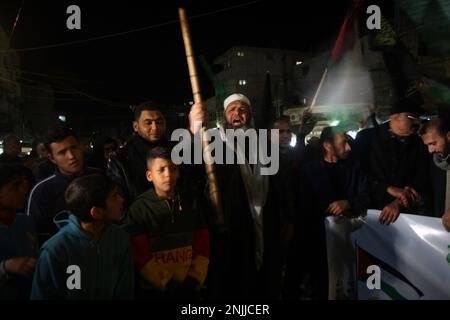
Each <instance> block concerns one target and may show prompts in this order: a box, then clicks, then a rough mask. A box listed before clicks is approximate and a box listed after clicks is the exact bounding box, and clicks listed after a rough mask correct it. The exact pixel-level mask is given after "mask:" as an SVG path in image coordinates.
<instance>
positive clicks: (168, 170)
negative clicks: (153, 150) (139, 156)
mask: <svg viewBox="0 0 450 320" xmlns="http://www.w3.org/2000/svg"><path fill="white" fill-rule="evenodd" d="M178 177H179V170H178V167H177V166H176V165H175V164H174V163H173V162H172V161H170V160H167V159H163V158H156V159H153V160H151V161H149V162H148V170H147V180H148V181H151V182H153V185H154V186H155V190H156V193H157V194H167V193H171V192H172V191H174V190H175V185H176V184H177V180H178Z"/></svg>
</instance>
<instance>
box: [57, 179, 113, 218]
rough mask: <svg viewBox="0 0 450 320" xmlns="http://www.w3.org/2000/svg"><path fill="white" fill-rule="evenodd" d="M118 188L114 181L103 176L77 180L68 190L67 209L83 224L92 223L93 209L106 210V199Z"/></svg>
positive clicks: (66, 195) (66, 196)
mask: <svg viewBox="0 0 450 320" xmlns="http://www.w3.org/2000/svg"><path fill="white" fill-rule="evenodd" d="M116 187H117V184H116V183H115V182H114V181H112V180H111V179H110V178H108V177H106V176H104V175H101V174H91V175H87V176H82V177H79V178H76V179H75V180H73V181H72V182H71V183H70V185H69V187H68V188H67V190H66V194H65V198H66V204H67V209H69V211H71V212H72V213H73V214H74V215H75V216H76V217H77V218H78V219H80V220H81V221H82V222H92V221H93V220H94V219H93V218H92V216H91V209H92V208H93V207H99V208H105V207H106V199H107V198H108V196H109V195H110V194H111V192H112V191H113V190H114V188H116Z"/></svg>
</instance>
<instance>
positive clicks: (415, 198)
mask: <svg viewBox="0 0 450 320" xmlns="http://www.w3.org/2000/svg"><path fill="white" fill-rule="evenodd" d="M405 191H406V192H407V193H408V197H409V198H410V199H411V200H412V202H417V201H419V199H420V195H419V193H418V192H417V191H416V190H415V189H414V188H412V187H410V186H406V187H405Z"/></svg>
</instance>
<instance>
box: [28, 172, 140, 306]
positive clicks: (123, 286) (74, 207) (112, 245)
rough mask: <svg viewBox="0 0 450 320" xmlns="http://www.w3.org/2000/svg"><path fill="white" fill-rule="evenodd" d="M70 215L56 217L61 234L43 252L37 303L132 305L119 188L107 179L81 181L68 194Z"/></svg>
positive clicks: (94, 177) (35, 282) (130, 268)
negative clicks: (114, 302)
mask: <svg viewBox="0 0 450 320" xmlns="http://www.w3.org/2000/svg"><path fill="white" fill-rule="evenodd" d="M65 198H66V203H67V207H68V208H69V210H70V212H61V213H60V214H58V215H57V216H56V217H55V223H56V224H57V225H58V227H59V228H60V231H59V232H58V233H57V234H56V235H54V236H53V237H52V238H50V239H49V240H48V241H47V242H46V243H45V244H44V245H43V247H42V252H41V255H40V257H39V260H38V264H37V267H36V271H35V274H34V279H33V287H32V291H31V299H132V298H133V295H134V274H133V270H134V269H133V268H134V267H133V260H132V257H131V247H130V240H129V236H128V234H127V233H126V232H124V231H123V230H121V229H120V228H119V227H118V226H116V225H114V224H113V223H114V222H117V221H119V220H120V218H121V217H122V211H123V208H122V205H123V198H122V196H121V195H120V194H119V190H118V186H117V185H116V184H115V183H114V182H112V181H111V180H110V179H109V178H107V177H105V176H103V175H88V176H83V177H80V178H77V179H75V180H74V181H73V182H72V183H71V184H70V185H69V187H68V188H67V190H66V193H65Z"/></svg>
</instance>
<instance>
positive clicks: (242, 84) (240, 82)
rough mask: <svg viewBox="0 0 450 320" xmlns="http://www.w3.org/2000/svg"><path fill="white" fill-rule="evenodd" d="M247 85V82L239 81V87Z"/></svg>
mask: <svg viewBox="0 0 450 320" xmlns="http://www.w3.org/2000/svg"><path fill="white" fill-rule="evenodd" d="M246 84H247V81H245V80H239V85H240V86H245V85H246Z"/></svg>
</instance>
